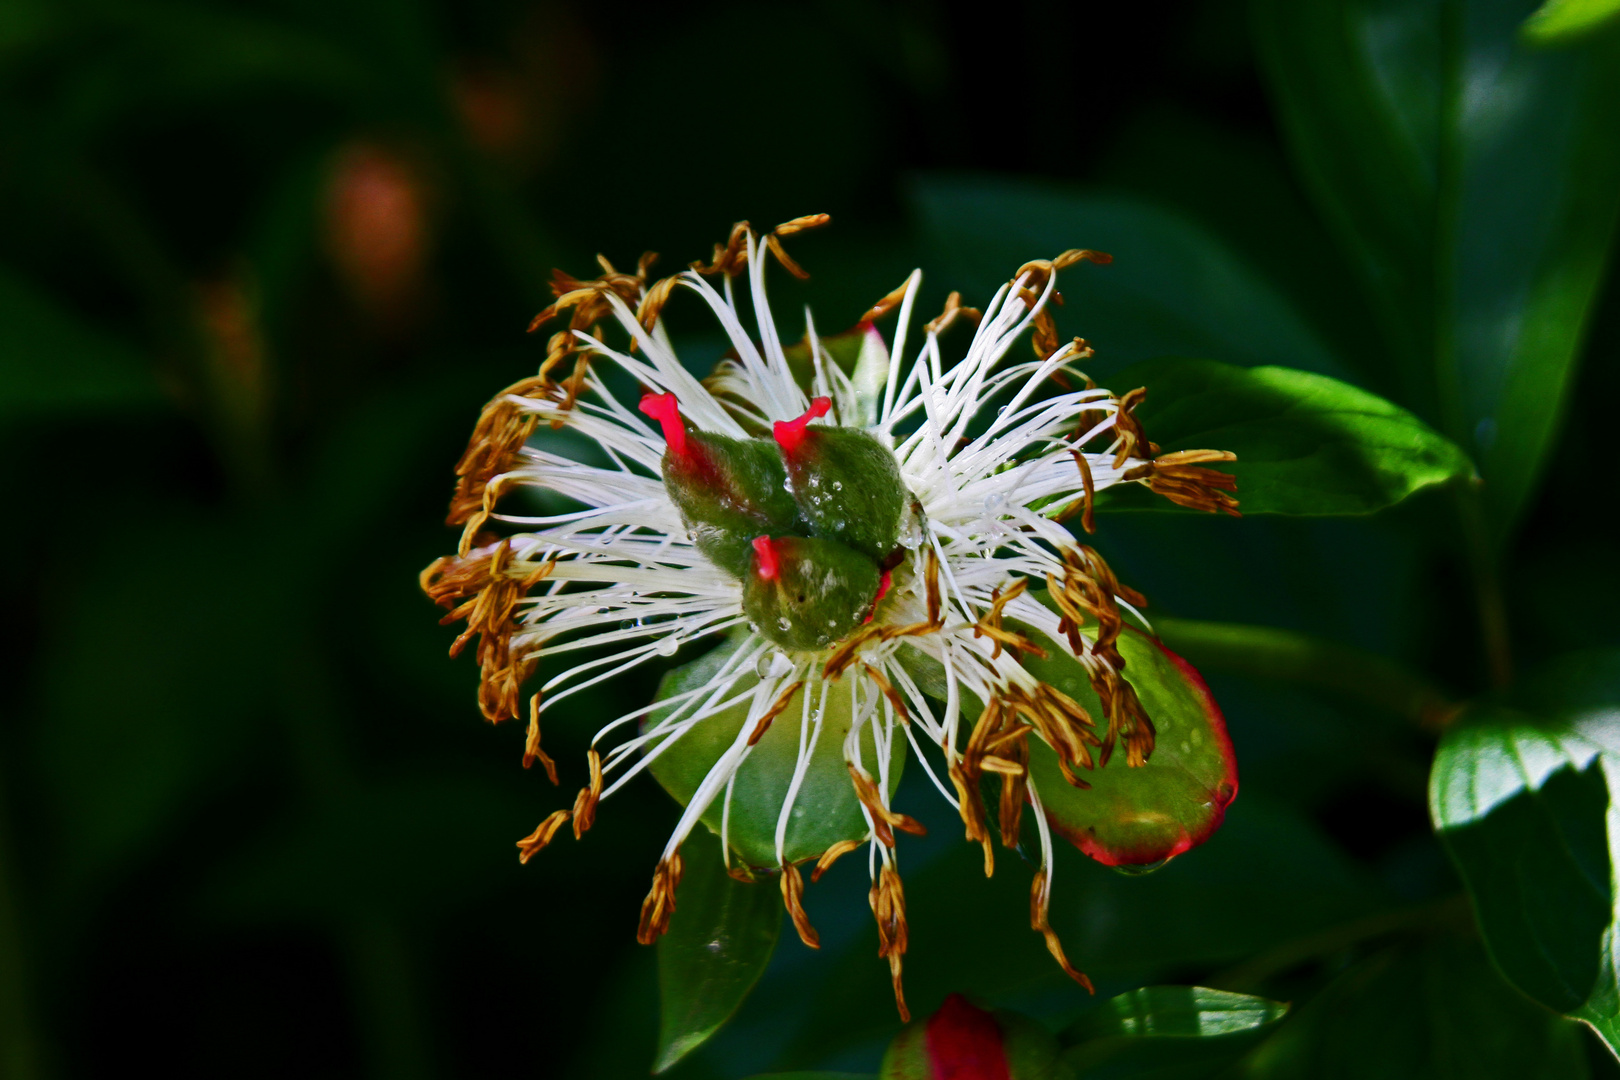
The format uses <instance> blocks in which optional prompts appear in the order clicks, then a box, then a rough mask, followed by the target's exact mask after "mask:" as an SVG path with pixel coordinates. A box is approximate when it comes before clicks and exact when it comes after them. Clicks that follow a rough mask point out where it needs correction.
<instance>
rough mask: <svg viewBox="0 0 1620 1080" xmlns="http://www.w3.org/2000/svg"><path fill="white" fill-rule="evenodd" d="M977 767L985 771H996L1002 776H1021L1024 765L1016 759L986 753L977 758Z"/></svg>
mask: <svg viewBox="0 0 1620 1080" xmlns="http://www.w3.org/2000/svg"><path fill="white" fill-rule="evenodd" d="M979 768H981V769H983V770H984V771H985V772H991V773H998V774H1000V775H1002V776H1023V775H1024V767H1023V766H1022V765H1020V764H1018V762H1016V761H1009V760H1008V759H1007V758H1004V757H998V756H996V755H995V754H986V755H984V757H982V758H980V759H979Z"/></svg>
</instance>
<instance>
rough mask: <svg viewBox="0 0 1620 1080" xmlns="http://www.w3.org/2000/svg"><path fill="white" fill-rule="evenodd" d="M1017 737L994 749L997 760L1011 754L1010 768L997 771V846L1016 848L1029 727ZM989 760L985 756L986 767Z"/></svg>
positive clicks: (1025, 787) (1024, 791)
mask: <svg viewBox="0 0 1620 1080" xmlns="http://www.w3.org/2000/svg"><path fill="white" fill-rule="evenodd" d="M1018 735H1019V737H1018V738H1017V739H1015V740H1013V741H1012V743H1010V744H1009V745H1008V746H1006V747H1004V748H998V754H997V759H998V760H1004V758H1003V757H1002V755H1009V754H1010V755H1011V758H1010V759H1007V760H1008V764H1010V765H1012V766H1013V769H1012V770H1011V771H1008V770H997V771H998V772H1000V773H1001V814H1000V825H1001V845H1002V847H1007V848H1017V847H1018V829H1019V826H1020V824H1021V823H1022V822H1023V818H1024V799H1025V798H1026V797H1027V796H1028V794H1029V770H1028V765H1029V729H1028V728H1023V729H1021V730H1020V731H1019V732H1018ZM988 762H989V759H988V758H987V759H986V767H988Z"/></svg>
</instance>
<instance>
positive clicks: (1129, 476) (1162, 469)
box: [1123, 450, 1243, 517]
mask: <svg viewBox="0 0 1620 1080" xmlns="http://www.w3.org/2000/svg"><path fill="white" fill-rule="evenodd" d="M1236 460H1237V455H1236V454H1234V453H1232V452H1230V451H1228V450H1177V451H1175V452H1173V453H1169V454H1161V455H1159V456H1158V457H1157V458H1154V459H1153V460H1152V461H1151V462H1147V463H1145V464H1143V465H1139V466H1137V467H1136V468H1134V469H1130V470H1128V471H1127V472H1126V473H1125V474H1124V476H1123V479H1126V480H1136V479H1145V480H1146V482H1147V487H1148V490H1149V491H1151V492H1153V493H1154V494H1155V495H1163V496H1164V497H1165V498H1167V499H1169V500H1170V501H1171V502H1173V503H1176V504H1177V505H1179V506H1185V507H1188V508H1189V509H1193V510H1202V511H1204V512H1205V513H1211V514H1213V513H1216V512H1220V513H1223V514H1229V515H1231V516H1232V517H1242V516H1243V515H1242V514H1241V513H1239V512H1238V501H1237V499H1236V498H1235V497H1234V496H1233V495H1231V494H1230V493H1231V492H1233V491H1236V490H1237V477H1235V476H1233V475H1232V474H1231V473H1224V472H1221V471H1219V470H1218V469H1206V468H1204V467H1203V465H1202V464H1201V463H1203V462H1210V461H1221V462H1224V461H1236ZM1144 470H1145V472H1144Z"/></svg>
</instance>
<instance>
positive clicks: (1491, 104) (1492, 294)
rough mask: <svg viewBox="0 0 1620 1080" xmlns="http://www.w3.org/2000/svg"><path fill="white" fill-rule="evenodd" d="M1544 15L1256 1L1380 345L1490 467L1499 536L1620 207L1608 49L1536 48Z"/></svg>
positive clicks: (1492, 7)
mask: <svg viewBox="0 0 1620 1080" xmlns="http://www.w3.org/2000/svg"><path fill="white" fill-rule="evenodd" d="M1532 7H1533V3H1532V0H1467V2H1464V3H1459V4H1439V3H1429V4H1407V5H1389V4H1385V3H1381V2H1378V0H1331V2H1324V3H1313V4H1297V3H1291V2H1289V0H1256V3H1255V6H1254V11H1255V22H1254V25H1255V27H1256V36H1257V43H1258V45H1259V48H1260V52H1261V55H1262V58H1263V60H1264V64H1265V66H1266V68H1267V69H1268V74H1269V76H1270V79H1271V83H1272V88H1273V92H1274V95H1275V97H1276V100H1277V102H1278V106H1279V110H1280V112H1281V115H1282V120H1283V126H1284V129H1285V131H1286V133H1287V135H1288V137H1289V139H1290V141H1291V143H1292V144H1293V150H1294V153H1295V155H1296V157H1297V158H1298V160H1299V161H1300V163H1301V165H1302V166H1303V169H1304V172H1305V175H1306V180H1307V181H1308V183H1309V184H1310V185H1311V187H1312V189H1313V194H1314V195H1315V197H1316V199H1317V201H1318V202H1319V204H1320V205H1321V206H1322V208H1323V210H1324V211H1325V213H1326V215H1327V217H1328V218H1329V220H1330V221H1331V222H1332V224H1333V225H1334V226H1335V227H1336V229H1337V231H1338V232H1339V235H1340V239H1341V241H1342V242H1343V244H1344V245H1345V247H1346V249H1347V250H1348V251H1349V252H1350V254H1351V256H1352V258H1353V260H1354V261H1355V263H1356V266H1357V269H1358V270H1359V271H1360V273H1361V275H1362V277H1363V279H1364V280H1365V281H1366V283H1367V287H1368V290H1369V293H1370V295H1371V296H1372V299H1373V303H1374V306H1375V307H1376V308H1377V310H1378V311H1379V312H1380V315H1381V322H1382V324H1383V329H1384V341H1383V344H1382V350H1383V352H1384V353H1385V355H1387V356H1389V357H1390V359H1391V361H1392V363H1393V364H1394V365H1395V368H1396V371H1397V373H1398V374H1400V375H1401V376H1402V377H1403V378H1405V379H1406V385H1407V402H1408V404H1411V405H1412V406H1414V407H1415V408H1416V409H1417V410H1418V411H1419V412H1420V413H1422V414H1424V415H1428V416H1433V417H1437V418H1439V420H1440V421H1441V425H1442V427H1443V429H1444V430H1445V431H1446V432H1447V433H1448V434H1450V435H1451V436H1452V437H1453V438H1454V439H1456V440H1458V442H1459V443H1460V444H1461V445H1463V446H1464V447H1465V448H1466V449H1468V451H1469V452H1470V453H1473V454H1475V455H1476V456H1477V459H1478V461H1479V466H1480V472H1481V474H1482V475H1483V476H1484V477H1485V480H1486V484H1487V487H1486V493H1485V499H1486V503H1487V506H1488V508H1489V510H1490V513H1491V516H1492V524H1493V526H1494V528H1495V529H1496V530H1497V532H1498V533H1499V534H1500V533H1502V532H1504V531H1505V530H1506V529H1507V528H1509V527H1510V526H1511V525H1512V523H1513V521H1514V520H1515V519H1516V517H1517V516H1518V514H1519V513H1520V511H1521V510H1522V508H1523V506H1524V504H1525V500H1526V498H1527V497H1528V495H1529V494H1530V492H1531V491H1532V489H1533V486H1534V483H1535V481H1536V479H1537V476H1538V474H1539V472H1540V470H1541V467H1542V464H1543V462H1544V460H1545V457H1546V454H1547V452H1548V449H1549V447H1550V446H1551V444H1552V441H1553V438H1554V436H1555V435H1556V433H1557V431H1558V427H1559V421H1560V416H1561V414H1562V410H1563V404H1564V400H1565V397H1566V394H1567V391H1568V388H1569V385H1570V382H1571V376H1572V372H1573V370H1574V361H1575V358H1576V355H1577V353H1578V350H1579V346H1580V343H1581V340H1582V336H1583V333H1584V329H1585V325H1586V322H1587V316H1588V312H1589V310H1590V307H1591V304H1592V301H1593V298H1594V295H1595V292H1596V289H1597V285H1598V282H1599V280H1600V277H1601V274H1602V270H1603V265H1604V260H1605V258H1606V254H1607V252H1608V249H1609V243H1610V238H1611V236H1612V235H1613V232H1614V225H1615V221H1616V218H1617V215H1620V140H1617V139H1615V138H1614V131H1615V130H1616V126H1617V124H1620V63H1616V62H1615V57H1616V51H1615V49H1614V47H1613V46H1614V43H1613V42H1608V41H1600V42H1594V43H1593V44H1592V47H1590V48H1588V49H1585V50H1572V51H1565V52H1547V51H1533V50H1530V49H1528V48H1526V47H1525V46H1524V45H1523V44H1522V43H1521V42H1520V40H1519V36H1518V29H1519V25H1520V24H1521V23H1522V22H1523V21H1524V19H1525V17H1526V16H1527V15H1529V14H1530V12H1531V10H1532ZM1453 102H1455V103H1458V104H1457V105H1456V107H1451V106H1449V105H1448V104H1447V103H1453Z"/></svg>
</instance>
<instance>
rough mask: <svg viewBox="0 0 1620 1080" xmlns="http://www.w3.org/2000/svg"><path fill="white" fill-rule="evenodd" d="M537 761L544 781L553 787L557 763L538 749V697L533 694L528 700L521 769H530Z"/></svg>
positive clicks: (555, 780)
mask: <svg viewBox="0 0 1620 1080" xmlns="http://www.w3.org/2000/svg"><path fill="white" fill-rule="evenodd" d="M537 761H538V762H539V763H540V765H541V767H542V768H544V769H545V770H546V779H548V780H550V781H551V782H552V784H553V785H555V784H556V783H557V763H556V762H555V761H553V760H551V755H550V754H548V753H546V752H545V751H544V750H542V749H540V695H539V694H534V695H533V696H531V697H530V698H529V733H528V735H527V736H526V737H525V738H524V740H523V767H524V768H525V769H527V768H530V767H531V766H533V765H534V763H535V762H537Z"/></svg>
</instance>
